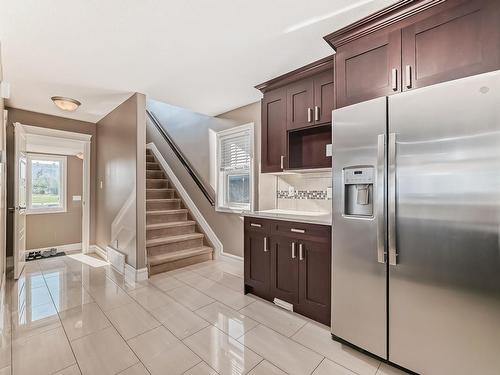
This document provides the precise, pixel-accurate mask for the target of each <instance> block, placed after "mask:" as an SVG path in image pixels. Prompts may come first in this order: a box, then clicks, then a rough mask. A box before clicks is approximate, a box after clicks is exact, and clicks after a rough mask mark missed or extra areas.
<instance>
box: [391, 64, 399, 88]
mask: <svg viewBox="0 0 500 375" xmlns="http://www.w3.org/2000/svg"><path fill="white" fill-rule="evenodd" d="M391 82H392V91H398V70H397V69H396V68H392V74H391Z"/></svg>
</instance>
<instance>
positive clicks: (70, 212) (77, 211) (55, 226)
mask: <svg viewBox="0 0 500 375" xmlns="http://www.w3.org/2000/svg"><path fill="white" fill-rule="evenodd" d="M66 168H67V189H66V205H67V206H66V207H67V210H66V212H61V213H52V214H29V215H27V216H26V249H28V250H32V249H40V248H46V247H51V246H61V245H69V244H74V243H80V242H82V202H81V201H75V202H73V196H74V195H79V196H81V195H82V194H83V161H82V160H81V159H79V158H77V157H76V156H68V157H67V164H66Z"/></svg>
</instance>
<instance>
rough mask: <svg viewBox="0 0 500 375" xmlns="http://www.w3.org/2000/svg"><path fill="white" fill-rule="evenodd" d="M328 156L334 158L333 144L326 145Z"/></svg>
mask: <svg viewBox="0 0 500 375" xmlns="http://www.w3.org/2000/svg"><path fill="white" fill-rule="evenodd" d="M326 156H332V144H331V143H330V144H328V145H326Z"/></svg>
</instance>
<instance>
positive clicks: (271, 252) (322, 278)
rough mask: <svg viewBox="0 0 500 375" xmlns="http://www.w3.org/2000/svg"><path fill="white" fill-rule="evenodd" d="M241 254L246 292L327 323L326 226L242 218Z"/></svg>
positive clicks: (328, 265) (328, 240)
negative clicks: (242, 255)
mask: <svg viewBox="0 0 500 375" xmlns="http://www.w3.org/2000/svg"><path fill="white" fill-rule="evenodd" d="M244 252H245V254H244V262H245V264H244V276H245V293H252V294H255V295H256V296H259V297H261V298H264V299H267V300H269V301H271V302H275V299H278V300H280V301H283V302H285V303H286V304H290V307H291V306H293V311H295V312H297V313H299V314H302V315H304V316H307V317H309V318H311V319H313V320H316V321H318V322H320V323H323V324H326V325H330V299H331V286H330V280H331V226H330V225H318V224H308V223H302V222H292V221H285V220H272V219H264V218H260V217H245V246H244ZM280 301H277V302H278V303H279V302H280ZM286 304H285V305H286Z"/></svg>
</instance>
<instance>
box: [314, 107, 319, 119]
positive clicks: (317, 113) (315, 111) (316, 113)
mask: <svg viewBox="0 0 500 375" xmlns="http://www.w3.org/2000/svg"><path fill="white" fill-rule="evenodd" d="M314 121H319V107H318V106H315V107H314Z"/></svg>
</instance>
